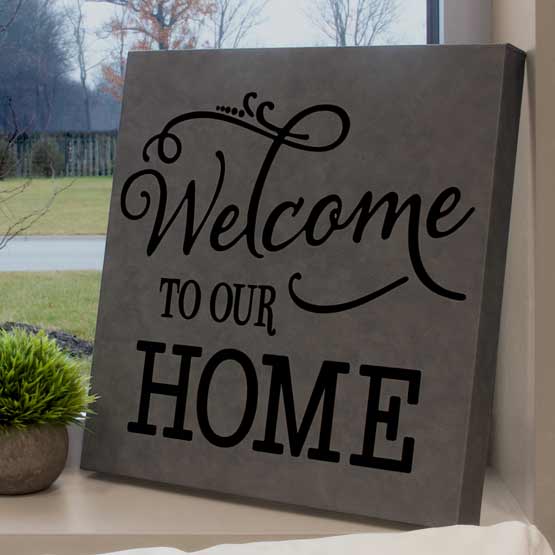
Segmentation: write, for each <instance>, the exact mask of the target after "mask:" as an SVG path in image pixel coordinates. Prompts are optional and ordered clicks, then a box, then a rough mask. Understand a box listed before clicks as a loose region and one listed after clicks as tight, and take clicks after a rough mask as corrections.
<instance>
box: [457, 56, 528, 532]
mask: <svg viewBox="0 0 555 555" xmlns="http://www.w3.org/2000/svg"><path fill="white" fill-rule="evenodd" d="M525 59H526V56H525V54H524V53H523V52H522V51H519V50H516V49H514V48H509V47H506V48H505V59H504V66H503V80H502V89H501V99H500V106H499V127H498V133H497V144H496V151H495V164H494V171H493V184H492V195H491V205H490V225H489V230H488V237H487V245H486V258H485V260H486V266H485V271H484V276H483V286H482V298H481V307H480V323H479V328H478V341H477V352H476V366H475V373H474V379H473V385H472V403H471V408H470V415H469V421H468V429H467V440H466V456H465V461H464V470H463V478H462V482H461V492H460V502H459V518H458V523H459V524H479V521H480V512H481V503H482V492H483V487H484V478H485V471H486V465H487V456H488V449H489V439H490V426H491V413H492V408H493V395H494V385H495V368H496V361H497V346H498V341H499V333H498V330H499V324H500V319H501V304H502V300H503V285H504V278H505V263H506V256H507V246H508V238H509V224H510V214H511V205H512V197H513V183H514V174H515V165H516V149H517V141H518V129H519V121H520V111H521V102H522V92H523V86H524V66H525Z"/></svg>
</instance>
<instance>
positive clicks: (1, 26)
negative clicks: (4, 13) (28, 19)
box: [0, 0, 25, 33]
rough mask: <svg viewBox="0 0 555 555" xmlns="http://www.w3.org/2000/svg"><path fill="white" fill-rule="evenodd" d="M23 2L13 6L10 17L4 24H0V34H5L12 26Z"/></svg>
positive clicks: (22, 0)
mask: <svg viewBox="0 0 555 555" xmlns="http://www.w3.org/2000/svg"><path fill="white" fill-rule="evenodd" d="M24 1H25V0H18V1H17V4H16V5H15V7H14V9H13V12H12V13H11V15H10V16H9V17H8V20H7V21H6V22H5V23H0V33H5V32H6V31H7V30H8V29H9V27H10V26H11V25H12V24H13V22H14V21H15V18H16V17H17V14H18V13H19V10H20V9H21V6H22V5H23V2H24Z"/></svg>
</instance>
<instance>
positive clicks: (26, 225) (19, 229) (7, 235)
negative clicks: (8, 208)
mask: <svg viewBox="0 0 555 555" xmlns="http://www.w3.org/2000/svg"><path fill="white" fill-rule="evenodd" d="M30 183H31V182H30V181H28V182H26V183H25V184H24V185H25V187H24V189H23V190H22V191H20V192H19V193H18V194H21V193H22V192H23V191H24V190H25V189H27V187H28V186H29V185H30ZM73 184H74V181H72V182H70V183H68V184H67V185H63V186H61V187H58V188H57V189H55V190H54V192H53V193H52V195H50V198H49V199H48V201H47V202H46V203H45V204H44V206H42V207H41V208H38V209H36V210H33V211H31V212H30V213H29V214H26V215H25V216H22V217H20V218H19V219H18V220H16V221H15V222H13V223H12V224H10V225H9V226H8V228H7V229H6V231H5V232H4V233H3V234H2V235H0V250H2V249H3V248H5V247H6V245H7V244H8V243H9V242H10V241H11V240H12V239H13V238H14V237H17V236H18V235H20V234H21V233H24V232H25V231H27V230H28V229H30V228H31V226H33V225H34V224H35V223H36V222H37V221H38V220H40V219H41V218H42V217H43V216H44V215H45V214H47V213H48V211H49V210H50V208H51V207H52V204H53V203H54V201H55V200H56V197H57V196H58V195H59V194H61V193H63V192H64V191H66V190H67V189H69V188H70V187H71V186H72V185H73ZM7 200H8V199H1V200H0V207H1V206H2V204H5V202H6V201H7ZM4 208H5V206H4ZM4 214H5V212H4Z"/></svg>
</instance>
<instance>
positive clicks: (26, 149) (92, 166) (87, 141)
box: [12, 131, 117, 177]
mask: <svg viewBox="0 0 555 555" xmlns="http://www.w3.org/2000/svg"><path fill="white" fill-rule="evenodd" d="M45 138H47V139H50V140H53V141H55V142H56V144H57V145H58V148H59V149H60V152H61V153H62V154H63V156H64V170H63V172H62V173H63V175H65V176H68V177H80V176H88V175H112V173H113V171H114V161H115V156H116V140H117V132H116V131H89V132H79V133H77V132H67V133H65V132H60V133H36V134H32V135H21V136H20V137H18V138H17V140H16V141H15V142H14V144H13V145H12V149H13V152H14V155H15V159H16V160H15V161H16V175H17V176H18V177H29V176H31V175H32V171H31V153H32V150H33V145H34V144H35V143H37V142H38V141H40V140H41V139H45Z"/></svg>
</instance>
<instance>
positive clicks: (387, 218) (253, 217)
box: [120, 93, 475, 313]
mask: <svg viewBox="0 0 555 555" xmlns="http://www.w3.org/2000/svg"><path fill="white" fill-rule="evenodd" d="M253 98H256V94H255V93H249V94H247V95H246V96H245V100H244V107H245V110H244V112H245V113H246V114H247V115H249V116H251V117H255V113H254V111H253V109H252V107H251V105H250V101H251V100H252V99H253ZM273 108H274V105H273V104H272V103H271V102H262V103H261V104H260V105H259V107H258V109H257V111H256V124H254V123H251V122H248V121H245V120H243V119H240V118H237V117H233V116H232V115H229V114H226V113H220V112H210V111H200V112H188V113H186V114H183V115H181V116H177V117H176V118H174V119H172V120H171V121H170V122H168V123H167V124H166V126H165V127H164V129H163V130H162V132H161V133H160V134H158V135H155V136H154V137H152V138H151V139H149V140H148V141H147V143H146V145H145V148H144V151H143V159H144V160H145V161H146V162H148V161H149V160H150V155H149V150H150V147H151V146H153V145H154V144H157V147H158V148H157V154H158V158H159V159H160V160H161V161H162V162H164V163H166V164H173V163H175V162H176V161H177V160H178V159H179V158H180V156H181V153H182V146H181V142H180V140H179V138H178V136H177V135H176V134H175V133H173V132H172V129H173V128H174V127H175V126H176V125H178V124H181V123H185V122H189V121H192V120H197V119H214V120H218V121H222V122H225V123H228V124H232V125H235V126H239V127H242V128H244V129H247V130H249V131H251V132H254V133H257V134H258V135H260V136H262V137H264V138H265V139H266V140H268V139H269V140H270V145H269V147H268V150H267V152H266V155H265V156H264V159H263V160H262V163H261V164H260V166H259V168H258V172H257V177H256V179H255V182H254V185H253V188H252V192H251V196H250V200H249V203H248V206H245V207H241V206H238V205H237V204H234V203H230V204H227V205H226V206H223V207H219V208H218V209H216V206H217V205H218V199H219V197H220V193H221V192H222V190H223V187H224V183H225V178H226V159H225V154H224V152H223V151H221V150H218V151H216V159H217V162H218V167H219V175H218V178H217V182H216V186H215V188H214V192H213V195H212V198H211V200H210V203H209V206H208V208H207V209H206V210H205V211H204V213H202V214H199V213H198V209H197V206H196V182H195V180H194V179H193V180H191V181H190V182H189V184H188V186H187V188H186V190H185V193H184V194H183V196H182V198H181V199H180V200H179V202H178V203H177V205H176V206H174V207H168V184H167V182H166V179H165V177H164V175H163V174H162V173H161V172H160V171H158V170H155V169H143V170H140V171H137V172H135V173H133V174H132V175H130V176H129V177H128V178H127V180H126V181H125V183H124V185H123V189H122V192H121V197H120V207H121V211H122V214H123V216H124V217H125V218H127V219H129V220H132V221H137V220H141V219H143V218H145V217H146V216H147V215H148V214H149V213H150V212H151V208H153V209H154V214H153V218H152V219H153V223H152V227H151V232H150V237H149V238H148V242H147V245H146V254H147V256H151V255H152V254H153V253H154V252H155V251H156V249H157V248H158V247H159V246H160V244H161V242H162V241H163V239H164V237H165V236H166V234H167V232H168V230H169V229H170V228H172V226H176V225H180V226H181V227H182V228H183V243H182V252H183V254H184V255H189V254H190V253H191V252H192V250H193V248H194V246H195V243H196V241H197V239H198V237H199V235H200V234H201V233H202V232H203V230H205V229H206V232H207V233H208V239H209V244H210V246H211V248H212V249H213V250H214V251H215V252H222V251H226V250H228V249H231V248H233V247H235V246H236V245H237V244H238V243H240V242H244V243H245V244H246V246H247V248H248V251H249V253H250V254H251V255H252V256H253V257H255V258H264V256H265V254H266V253H275V252H279V251H282V250H284V249H286V248H288V247H290V246H291V245H292V244H293V243H295V242H296V241H299V240H303V241H305V242H306V244H307V245H309V246H311V247H321V246H322V245H324V244H325V243H326V242H327V241H328V240H329V239H330V237H331V236H332V235H333V234H334V233H337V232H344V231H346V230H350V232H351V234H352V235H351V237H352V241H353V242H354V243H357V244H358V243H361V242H362V241H363V239H364V234H365V231H366V228H367V227H368V225H369V223H370V222H371V221H372V220H373V219H375V218H377V217H378V214H379V213H380V212H383V216H382V228H381V238H382V239H383V240H387V239H389V238H390V237H391V235H392V233H393V232H394V230H395V229H396V227H397V226H398V225H399V221H400V219H401V217H402V216H406V218H405V219H406V236H407V251H408V256H409V259H410V262H411V265H412V268H413V270H414V274H415V275H416V277H417V278H418V279H419V281H420V282H421V283H422V284H423V285H424V286H425V287H426V288H427V289H429V290H430V291H432V292H433V293H435V294H437V295H440V296H442V297H445V298H447V299H451V300H456V301H463V300H465V299H466V295H465V294H464V293H461V292H458V291H452V290H450V289H449V288H447V287H445V286H443V285H441V284H440V283H438V281H437V280H436V279H435V278H434V277H433V276H431V275H430V273H429V271H428V269H427V268H426V264H425V262H424V260H423V258H422V254H421V247H420V244H421V239H422V238H421V234H422V233H423V234H424V236H425V237H426V238H428V239H442V238H445V237H448V236H450V235H452V234H454V233H456V232H457V231H458V230H459V229H460V228H461V227H462V226H463V225H464V224H465V223H466V222H467V221H468V219H469V218H470V216H471V215H472V214H473V212H474V210H475V209H474V208H473V207H470V208H467V209H466V210H464V211H462V212H460V213H459V214H458V215H457V214H456V213H455V212H456V211H457V209H458V207H459V205H460V203H461V190H460V189H459V188H457V187H453V186H452V187H448V188H446V189H445V190H443V191H441V192H440V193H439V194H438V195H437V196H436V197H435V198H434V199H433V200H432V201H431V203H429V205H428V203H426V204H425V203H424V202H423V199H422V197H421V196H420V195H419V194H416V193H415V194H411V195H409V196H407V198H405V199H401V198H400V197H399V194H398V193H396V192H395V191H389V192H387V193H385V194H383V195H381V196H378V197H376V198H375V196H374V194H373V192H372V191H367V192H365V193H364V194H363V195H362V198H361V199H360V201H359V203H358V204H357V205H356V206H355V207H354V208H353V209H351V210H348V209H346V208H345V206H344V202H343V200H342V198H341V197H340V196H339V195H337V194H330V195H326V196H324V197H322V198H321V199H319V200H318V201H316V202H315V203H314V205H313V206H311V207H307V206H305V199H304V198H303V197H302V196H299V197H297V198H296V199H288V200H284V201H283V202H281V203H279V204H277V205H276V206H274V207H273V208H272V209H271V210H270V211H269V212H268V213H267V216H266V218H265V219H264V220H263V221H262V220H261V218H260V215H259V212H260V204H261V201H262V198H263V196H264V188H265V185H266V181H267V179H268V176H269V174H270V172H271V170H272V168H273V167H274V165H275V163H276V157H277V155H278V153H279V152H280V150H281V149H282V148H292V149H297V150H303V151H307V152H311V153H323V152H328V151H331V150H333V149H335V148H337V147H338V146H339V145H341V144H342V143H343V142H344V141H345V140H346V138H347V136H348V133H349V129H350V118H349V116H348V114H347V113H346V111H345V110H344V109H343V108H341V107H339V106H335V105H331V104H322V105H316V106H312V107H310V108H307V109H305V110H302V111H301V112H299V113H298V114H296V115H295V116H293V117H292V118H291V119H290V120H289V121H288V122H287V123H286V124H285V125H283V126H279V125H276V124H274V123H271V122H269V121H268V119H267V116H266V112H267V111H268V110H272V109H273ZM324 114H325V115H326V117H328V118H329V116H330V114H331V115H332V116H333V117H335V118H336V119H337V120H338V122H339V132H338V133H337V137H336V138H334V140H332V141H330V142H329V143H327V144H323V145H313V144H311V143H310V135H309V134H307V133H299V132H296V131H295V129H296V128H297V127H298V126H300V125H301V124H303V125H308V124H307V122H306V121H305V120H307V119H309V118H315V117H316V116H322V115H324ZM310 121H311V120H310V119H309V122H310ZM166 143H171V145H172V146H173V148H172V150H173V153H172V154H168V153H167V152H166ZM143 178H149V179H148V184H149V185H150V184H152V180H154V184H155V186H156V188H157V192H158V194H157V195H156V198H157V205H156V206H155V204H154V203H155V201H154V200H153V196H152V195H151V193H150V192H149V190H148V189H147V188H146V185H145V187H144V188H141V190H140V191H139V195H140V198H142V199H143V202H144V204H143V206H142V208H141V209H140V210H136V208H135V209H133V208H131V205H132V203H131V202H130V192H131V191H132V190H133V191H134V190H135V189H136V187H135V184H136V183H143V184H145V182H144V181H143ZM151 217H152V215H151ZM209 220H211V224H210V227H209V229H208V228H207V222H208V221H209ZM284 222H287V226H288V229H293V230H294V231H292V232H291V233H290V235H289V236H288V237H286V238H283V237H282V238H281V239H280V240H278V239H276V233H275V231H276V228H278V226H280V224H282V226H283V223H284ZM282 235H283V233H282V234H280V237H281V236H282ZM302 279H303V276H302V274H301V273H300V272H294V273H293V274H292V275H291V276H290V278H289V282H288V290H289V294H290V296H291V299H292V300H293V301H294V302H295V303H296V304H297V306H299V307H300V308H302V309H304V310H307V311H310V312H315V313H336V312H341V311H344V310H349V309H352V308H355V307H358V306H361V305H363V304H365V303H368V302H370V301H372V300H375V299H377V298H379V297H381V296H383V295H385V294H387V293H389V292H391V291H393V290H394V289H396V288H398V287H400V286H402V285H404V284H405V283H407V282H408V281H409V276H399V277H397V278H395V279H392V280H391V281H390V282H389V283H387V284H386V285H384V286H383V287H380V288H378V289H374V290H372V291H371V292H369V293H365V294H363V295H358V296H356V298H354V299H350V300H341V301H340V302H336V303H331V304H322V303H315V302H311V301H310V300H308V299H306V298H304V297H302V296H301V295H300V293H299V291H298V288H297V286H296V283H297V282H299V281H300V280H302Z"/></svg>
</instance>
